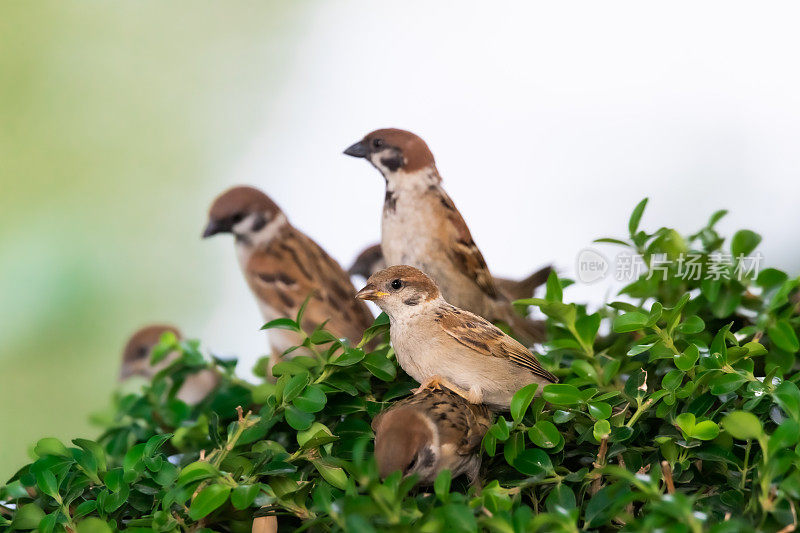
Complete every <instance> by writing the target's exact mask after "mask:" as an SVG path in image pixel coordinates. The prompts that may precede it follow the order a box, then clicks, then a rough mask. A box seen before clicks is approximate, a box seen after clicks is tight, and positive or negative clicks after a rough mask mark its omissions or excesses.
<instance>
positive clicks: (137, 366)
mask: <svg viewBox="0 0 800 533" xmlns="http://www.w3.org/2000/svg"><path fill="white" fill-rule="evenodd" d="M165 333H172V334H173V335H175V337H177V338H178V339H181V332H180V331H178V329H177V328H175V327H173V326H167V325H164V324H153V325H150V326H145V327H143V328H141V329H140V330H138V331H137V332H136V333H134V334H133V335H132V336H131V338H130V339H129V340H128V342H127V343H126V344H125V349H124V350H123V351H122V366H121V368H120V373H119V379H120V381H124V380H126V379H128V378H130V377H132V376H142V377H144V378H146V379H148V380H149V379H153V376H155V375H156V374H157V373H158V372H160V371H161V370H163V369H165V368H166V367H168V366H169V365H170V364H172V363H173V362H174V361H175V359H177V358H178V357H179V355H178V353H176V352H173V353H170V354H168V355H167V356H166V357H165V358H164V359H162V360H161V361H159V362H158V363H156V364H155V365H151V364H150V356H151V355H152V352H153V348H154V347H155V346H156V345H157V344H158V343H159V341H160V340H161V337H162V336H163V335H164V334H165ZM218 384H219V375H217V374H216V373H215V372H214V371H212V370H208V369H206V370H201V371H200V372H197V373H195V374H190V375H188V376H186V379H185V380H184V382H183V385H181V388H180V389H178V393H177V394H176V397H177V398H178V399H179V400H182V401H183V402H185V403H187V404H189V405H197V404H198V403H200V402H201V401H203V400H204V399H205V398H206V396H208V395H209V393H210V392H211V391H212V390H214V389H215V388H216V386H217V385H218Z"/></svg>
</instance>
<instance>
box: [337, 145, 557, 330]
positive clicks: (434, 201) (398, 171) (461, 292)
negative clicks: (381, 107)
mask: <svg viewBox="0 0 800 533" xmlns="http://www.w3.org/2000/svg"><path fill="white" fill-rule="evenodd" d="M344 153H345V154H347V155H350V156H353V157H363V158H365V159H367V160H368V161H369V162H370V163H372V165H373V166H374V167H375V168H377V169H378V170H379V171H380V172H381V174H383V177H384V179H385V180H386V196H385V198H384V204H383V220H382V232H381V248H382V250H383V256H384V258H385V259H386V263H387V264H388V265H403V264H406V265H412V266H415V267H417V268H420V269H422V270H424V271H425V272H427V273H428V274H429V275H430V276H431V277H432V278H433V279H434V280H435V281H436V283H437V284H438V285H439V286H440V287H441V288H442V292H443V293H444V296H445V298H446V299H447V300H448V301H450V302H452V303H453V305H456V306H458V307H461V308H464V309H467V310H469V311H471V312H473V313H476V314H478V315H480V316H483V317H486V318H487V319H489V320H492V321H503V322H505V323H507V324H508V325H509V326H511V328H512V329H513V330H514V333H515V334H516V335H518V336H519V337H520V338H521V339H523V340H524V341H525V342H526V343H529V344H530V343H533V342H536V341H541V340H543V339H544V333H545V332H544V324H543V323H542V322H539V321H533V320H528V319H526V318H523V317H521V316H520V315H519V314H517V312H516V311H515V310H514V308H513V306H512V305H511V302H510V301H509V300H508V298H506V297H505V296H504V295H503V294H502V293H501V292H500V291H499V290H498V289H497V286H496V285H495V283H494V280H493V279H492V275H491V274H490V272H489V268H488V267H487V266H486V261H484V259H483V255H482V254H481V252H480V250H479V249H478V247H477V246H476V245H475V242H474V241H473V240H472V235H471V234H470V231H469V228H468V227H467V224H466V223H465V222H464V219H463V218H462V216H461V213H459V212H458V209H456V206H455V204H453V201H452V200H451V199H450V197H449V196H448V195H447V193H446V192H445V191H444V189H443V188H442V185H441V182H442V178H441V177H440V176H439V171H438V170H437V169H436V163H435V162H434V159H433V154H432V153H431V151H430V149H428V145H426V144H425V141H423V140H422V139H420V138H419V137H417V136H416V135H414V134H413V133H411V132H408V131H404V130H398V129H382V130H376V131H373V132H372V133H369V134H367V136H366V137H364V138H363V139H362V140H361V141H359V142H357V143H355V144H353V145H352V146H350V147H349V148H347V150H345V151H344Z"/></svg>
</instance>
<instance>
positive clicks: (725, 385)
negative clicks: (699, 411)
mask: <svg viewBox="0 0 800 533" xmlns="http://www.w3.org/2000/svg"><path fill="white" fill-rule="evenodd" d="M746 381H747V378H746V377H745V376H742V375H739V374H736V373H732V374H725V375H723V376H721V377H719V378H716V379H715V380H714V381H713V382H712V383H711V394H714V395H716V396H721V395H723V394H728V393H731V392H734V391H736V390H738V389H739V387H741V386H742V385H743V384H744V383H745V382H746Z"/></svg>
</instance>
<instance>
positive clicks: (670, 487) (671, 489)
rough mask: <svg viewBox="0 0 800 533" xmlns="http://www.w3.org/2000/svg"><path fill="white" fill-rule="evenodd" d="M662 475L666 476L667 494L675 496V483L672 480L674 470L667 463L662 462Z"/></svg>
mask: <svg viewBox="0 0 800 533" xmlns="http://www.w3.org/2000/svg"><path fill="white" fill-rule="evenodd" d="M661 473H662V474H663V475H664V483H666V484H667V492H668V493H669V494H675V483H674V482H673V480H672V468H670V466H669V463H668V462H667V461H661Z"/></svg>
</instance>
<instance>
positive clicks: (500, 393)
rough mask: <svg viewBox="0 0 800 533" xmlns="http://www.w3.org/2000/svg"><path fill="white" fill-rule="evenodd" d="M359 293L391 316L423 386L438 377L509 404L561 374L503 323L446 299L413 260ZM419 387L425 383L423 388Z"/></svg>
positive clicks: (404, 357)
mask: <svg viewBox="0 0 800 533" xmlns="http://www.w3.org/2000/svg"><path fill="white" fill-rule="evenodd" d="M356 298H360V299H362V300H371V301H374V302H375V303H376V304H377V305H378V307H380V308H381V310H383V311H384V312H385V313H386V314H387V315H388V316H389V337H390V339H391V342H392V346H393V347H394V351H395V354H396V355H397V362H398V363H399V364H400V366H401V367H402V368H403V370H405V371H406V373H407V374H408V375H410V376H411V377H412V378H414V379H415V380H417V381H418V382H419V383H420V384H421V385H422V387H421V389H424V388H426V387H427V386H428V385H429V384H430V383H439V384H441V385H444V386H445V387H448V388H450V389H451V390H453V391H454V392H456V393H458V394H460V395H461V396H463V397H464V398H466V399H467V400H468V401H469V402H471V403H485V404H487V405H489V406H490V407H491V408H492V409H496V410H507V409H508V408H509V405H510V404H511V397H512V396H513V395H514V393H515V392H517V391H518V390H519V389H520V388H522V387H524V386H525V385H528V384H529V383H538V384H539V385H540V387H539V389H541V386H543V385H546V384H548V383H555V382H557V381H558V379H557V378H556V377H555V376H554V375H553V374H551V373H550V372H548V371H547V370H545V369H544V368H542V365H541V364H540V363H539V361H538V360H537V359H536V357H535V356H534V355H533V354H532V353H531V352H530V351H529V350H528V349H527V348H525V347H524V346H523V345H522V344H520V343H519V342H517V341H516V340H514V339H513V338H512V337H510V336H509V335H506V334H505V333H503V331H502V330H500V329H499V328H498V327H496V326H495V325H493V324H492V323H491V322H489V321H488V320H485V319H483V318H481V317H479V316H477V315H475V314H473V313H470V312H469V311H465V310H463V309H460V308H458V307H456V306H454V305H451V304H449V303H447V301H446V300H445V299H444V298H443V297H442V294H441V292H439V288H438V287H437V286H436V284H435V283H434V282H433V280H432V279H431V278H429V277H428V276H427V275H425V274H424V273H423V272H422V271H420V270H419V269H417V268H414V267H412V266H408V265H399V266H392V267H389V268H386V269H384V270H381V271H380V272H378V273H376V274H373V275H372V276H370V278H369V280H368V282H367V285H366V286H365V287H364V288H363V289H361V290H360V291H359V292H358V294H356ZM418 390H420V389H418Z"/></svg>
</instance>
